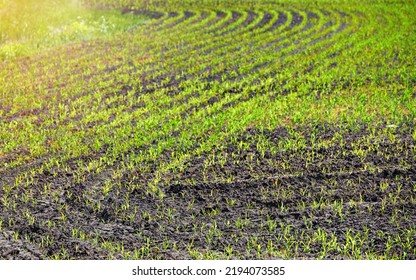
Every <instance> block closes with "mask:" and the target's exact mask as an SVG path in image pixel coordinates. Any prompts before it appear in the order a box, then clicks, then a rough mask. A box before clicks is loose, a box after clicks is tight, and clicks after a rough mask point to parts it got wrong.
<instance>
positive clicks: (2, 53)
mask: <svg viewBox="0 0 416 280" xmlns="http://www.w3.org/2000/svg"><path fill="white" fill-rule="evenodd" d="M80 2H81V1H79V0H71V1H65V0H0V59H10V58H14V57H18V56H23V55H29V54H33V53H36V52H37V51H39V50H42V49H45V48H50V47H55V46H59V45H62V44H65V43H69V42H79V41H84V40H91V39H95V38H99V37H102V36H108V35H111V34H114V33H117V32H120V31H125V30H127V29H129V28H131V27H132V26H136V25H139V24H143V23H145V22H146V19H145V18H143V17H137V16H134V15H132V14H125V15H122V14H121V12H119V11H100V10H90V9H87V8H85V7H84V6H83V5H82V4H81V3H80Z"/></svg>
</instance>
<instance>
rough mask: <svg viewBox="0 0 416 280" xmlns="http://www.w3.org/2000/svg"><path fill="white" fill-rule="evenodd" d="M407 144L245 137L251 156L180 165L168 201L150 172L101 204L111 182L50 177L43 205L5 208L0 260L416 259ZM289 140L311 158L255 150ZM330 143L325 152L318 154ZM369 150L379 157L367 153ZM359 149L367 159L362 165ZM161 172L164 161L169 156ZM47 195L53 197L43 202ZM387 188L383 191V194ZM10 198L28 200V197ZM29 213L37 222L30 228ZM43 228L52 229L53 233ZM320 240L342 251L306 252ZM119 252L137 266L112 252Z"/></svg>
mask: <svg viewBox="0 0 416 280" xmlns="http://www.w3.org/2000/svg"><path fill="white" fill-rule="evenodd" d="M378 129H379V130H388V129H389V128H386V127H385V126H382V127H379V128H378ZM410 132H411V129H410V128H408V127H399V128H397V129H395V131H394V132H393V134H394V135H395V137H396V138H395V139H396V140H395V141H394V142H392V141H391V139H388V138H386V137H384V136H383V134H376V135H373V134H374V132H372V130H371V129H369V128H367V127H365V126H363V127H361V128H358V129H357V130H356V131H350V130H348V129H345V130H344V129H340V128H335V127H331V126H325V127H322V126H317V127H303V128H299V129H297V130H294V131H288V130H287V129H285V128H284V127H280V128H277V129H276V130H274V131H258V130H254V129H249V130H247V131H246V132H245V133H244V134H242V135H240V137H239V138H238V139H237V140H236V141H235V143H239V142H240V141H243V142H245V143H250V145H249V146H248V147H246V148H245V149H240V148H239V147H238V145H237V144H231V143H229V144H228V145H225V146H223V147H222V148H217V149H214V150H213V151H211V152H209V153H206V154H202V155H199V156H197V157H195V158H194V159H193V160H191V161H189V162H186V163H184V165H183V166H184V168H183V169H182V171H180V170H177V171H175V172H174V171H169V172H166V173H165V174H164V175H163V176H164V177H163V180H162V182H161V183H159V187H160V189H161V190H162V192H163V193H164V197H163V198H159V197H157V196H154V195H153V194H152V193H149V191H148V189H147V188H146V184H148V183H149V182H151V180H152V179H153V178H154V176H155V173H154V172H153V171H152V170H149V172H148V173H141V174H138V173H137V172H127V173H124V174H123V176H122V178H121V179H120V180H119V181H115V182H114V183H115V184H116V185H115V186H114V188H113V189H112V190H111V191H110V192H109V194H108V195H107V196H106V197H104V196H103V195H102V194H101V193H100V192H99V191H97V189H98V186H100V185H102V184H103V182H104V180H105V179H106V178H108V176H109V175H108V173H109V172H110V170H107V171H103V172H102V173H100V174H90V175H89V176H88V177H87V178H86V180H85V182H82V183H76V182H75V181H74V179H73V174H71V173H67V172H64V171H60V170H51V171H45V172H43V173H42V174H39V175H38V176H37V177H36V181H37V183H34V184H33V185H32V186H31V189H32V192H31V195H32V196H33V197H34V198H36V200H37V202H36V203H35V202H34V201H35V200H29V202H28V203H27V204H26V205H23V206H22V207H19V208H16V209H13V208H9V209H6V208H4V207H3V208H1V211H0V218H1V220H2V221H3V225H2V231H1V235H0V244H1V246H0V248H1V249H0V258H2V259H46V258H53V257H56V255H58V256H60V257H61V258H76V259H104V258H126V257H132V258H134V257H136V258H160V259H189V258H194V257H198V254H200V255H199V256H200V257H205V258H209V256H211V257H212V256H216V257H219V258H229V257H230V258H241V259H255V258H318V257H322V258H329V259H334V258H366V257H371V254H373V255H375V256H380V255H381V256H384V257H387V258H394V257H401V258H403V257H405V258H407V259H415V257H416V256H415V252H414V240H415V239H414V238H415V236H408V234H409V232H410V230H411V229H413V230H414V225H415V223H416V207H415V206H416V205H415V203H414V200H413V202H412V201H411V200H410V198H411V197H412V198H413V199H414V198H415V188H414V186H415V185H416V169H415V166H416V165H415V154H414V150H412V147H414V146H415V144H416V143H415V141H414V140H413V138H412V137H411V134H410ZM340 136H341V137H340ZM294 137H300V138H303V139H305V141H306V142H305V144H306V147H304V148H300V149H295V150H280V151H277V152H276V153H271V152H270V150H266V151H265V153H264V154H263V153H262V152H261V150H259V149H258V148H257V145H258V143H260V142H259V141H258V140H257V139H260V138H263V139H267V140H268V141H269V143H272V144H273V145H276V146H278V145H279V143H281V142H282V141H286V140H290V139H292V140H293V139H294ZM330 139H331V140H333V143H332V144H331V145H329V146H328V147H323V146H322V145H319V144H317V143H324V142H325V141H326V140H330ZM367 139H369V140H368V141H370V142H368V141H367ZM371 141H372V142H371ZM368 143H370V144H368ZM398 143H400V145H398ZM369 145H370V146H369ZM371 145H373V146H374V147H377V148H376V149H374V150H371V149H370V148H371V147H372V146H371ZM341 146H342V149H341V148H340V147H341ZM357 146H358V147H360V148H361V149H364V150H366V149H367V150H368V153H367V154H366V155H365V156H364V157H359V156H357V155H355V154H354V152H353V151H354V150H355V149H356V148H357ZM370 150H371V151H370ZM222 157H224V158H226V160H225V161H221V160H220V158H222ZM212 159H213V161H212ZM85 160H87V159H84V161H85ZM160 160H163V161H169V153H165V157H162V158H161V159H160ZM210 160H211V163H209V162H210ZM73 164H74V168H76V165H75V163H73ZM154 164H157V163H156V162H155V163H154ZM152 165H153V164H152V163H149V166H152ZM3 175H4V174H3ZM229 178H232V179H229ZM46 184H48V185H50V186H51V193H52V194H51V196H50V197H45V196H44V194H43V193H42V188H43V186H45V185H46ZM381 184H385V185H386V186H387V188H386V189H380V185H381ZM12 192H13V193H14V194H15V195H17V196H22V195H23V193H22V190H16V191H12ZM69 192H70V193H71V195H70V196H69V195H68V194H69ZM391 196H394V197H395V200H394V202H393V200H391V199H392V197H391ZM126 201H127V202H128V204H129V207H128V208H127V209H126V208H123V205H125V204H126ZM97 202H99V203H100V208H99V209H97V208H96V207H94V203H97ZM337 202H342V203H343V207H342V210H341V212H338V211H337V210H336V209H335V208H334V207H333V206H334V205H335V204H336V203H337ZM319 203H322V205H320V204H319ZM318 204H319V205H320V206H316V205H318ZM26 212H30V213H31V214H32V215H33V216H34V217H35V220H34V221H35V222H34V223H33V224H32V225H30V224H28V222H27V219H26V218H25V213H26ZM62 213H64V214H65V215H66V217H67V218H66V220H65V221H62V218H61V216H62ZM48 220H49V221H52V222H53V223H54V225H52V226H48V224H47V223H46V221H48ZM74 232H75V233H74ZM77 232H83V234H84V238H81V237H80V234H79V233H77ZM319 232H320V233H322V232H324V233H325V234H326V235H327V238H328V239H331V238H333V239H334V238H336V242H337V243H338V244H339V248H340V249H339V250H331V251H325V250H324V247H323V246H324V244H323V243H321V242H318V241H312V242H311V238H313V236H315V235H316V234H317V233H319ZM413 234H414V231H413ZM16 235H17V237H16ZM45 236H48V238H50V239H53V241H52V242H50V243H48V242H49V241H47V240H45V239H44V238H45ZM350 236H356V237H357V236H358V237H360V238H361V240H362V244H360V252H361V253H359V254H358V255H357V252H356V251H353V250H352V249H351V248H346V249H345V251H342V248H343V247H342V246H347V245H346V244H348V241H347V240H349V238H350ZM406 238H411V239H410V241H409V242H410V243H409V244H408V245H407V246H404V245H403V244H402V243H400V242H398V241H397V240H406ZM392 240H393V241H394V240H396V241H397V242H396V241H394V242H393V241H392ZM307 243H308V246H306V245H305V244H307ZM108 244H112V246H113V247H111V246H110V245H108ZM270 244H273V245H270ZM295 244H297V246H298V247H296V248H295ZM106 245H107V246H106ZM121 245H122V246H123V252H131V254H130V255H126V254H125V253H124V254H122V251H121V250H117V249H114V248H116V246H121ZM259 246H260V248H262V249H261V250H257V249H258V248H259ZM270 246H271V247H270ZM409 246H410V247H409ZM143 248H145V249H143ZM230 248H232V253H227V252H230V251H229V250H230ZM267 248H269V249H267ZM135 250H136V251H135ZM204 254H206V255H204Z"/></svg>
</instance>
